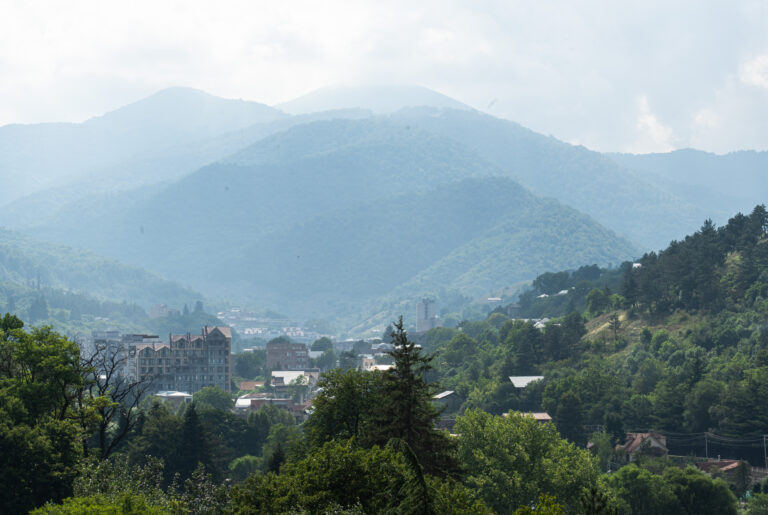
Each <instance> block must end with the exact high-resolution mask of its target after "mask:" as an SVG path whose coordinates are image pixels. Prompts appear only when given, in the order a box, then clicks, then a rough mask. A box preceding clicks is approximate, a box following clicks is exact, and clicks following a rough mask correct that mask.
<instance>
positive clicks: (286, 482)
mask: <svg viewBox="0 0 768 515" xmlns="http://www.w3.org/2000/svg"><path fill="white" fill-rule="evenodd" d="M395 447H396V445H388V446H386V447H384V448H381V447H378V446H373V447H371V448H368V449H364V448H361V447H359V446H357V445H355V443H354V440H347V441H340V440H337V441H330V442H326V443H325V444H324V445H323V446H321V447H319V448H316V449H314V450H313V451H311V453H310V454H309V455H308V456H307V457H306V458H304V459H302V460H299V461H295V462H291V461H289V462H286V463H285V464H283V466H282V467H281V468H280V474H279V475H277V474H274V473H267V474H253V475H251V476H249V477H248V479H246V480H245V482H244V483H242V484H241V485H236V486H235V487H233V488H232V491H231V498H232V509H233V511H234V512H236V513H242V514H250V513H253V514H256V513H259V514H261V513H287V512H305V511H306V512H309V513H337V511H334V510H335V509H336V508H339V507H340V508H341V509H344V510H346V509H352V510H355V509H356V508H357V509H359V511H360V512H364V513H446V514H457V515H458V514H470V513H480V514H482V513H489V510H488V508H487V507H486V506H485V505H484V504H483V503H481V502H478V501H477V500H475V499H474V498H473V496H472V494H471V492H470V491H468V490H467V489H466V488H464V487H463V486H462V485H460V484H458V483H455V482H453V481H451V480H447V481H443V480H439V479H437V478H434V477H431V476H420V475H419V464H418V462H417V461H414V458H415V455H413V454H410V459H409V458H407V457H406V456H405V455H404V454H403V453H402V452H400V451H398V450H396V449H395ZM406 454H407V453H406ZM425 499H427V501H426V504H425V503H424V502H423V501H424V500H425ZM418 506H421V508H422V509H421V510H417V509H416V508H417V507H418ZM356 512H357V511H356Z"/></svg>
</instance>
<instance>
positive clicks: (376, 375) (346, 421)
mask: <svg viewBox="0 0 768 515" xmlns="http://www.w3.org/2000/svg"><path fill="white" fill-rule="evenodd" d="M382 376H383V374H382V373H380V372H364V371H361V370H357V369H351V370H346V371H345V370H341V369H333V370H329V371H328V372H326V373H324V374H323V375H322V376H321V377H320V380H319V381H318V383H317V386H318V387H319V388H320V393H319V394H318V395H317V396H316V397H315V399H314V401H313V402H312V409H313V413H312V416H311V417H310V418H309V420H307V422H306V432H307V436H308V438H309V440H310V442H311V443H312V444H313V445H315V446H320V445H322V444H323V443H325V442H327V441H329V440H334V439H342V440H346V439H348V438H350V437H354V438H355V439H357V440H358V441H362V442H367V441H369V440H370V436H369V431H370V429H371V425H372V424H373V423H374V415H375V413H376V409H377V406H379V405H381V404H382V402H383V397H382V395H383V392H382V389H383V377H382Z"/></svg>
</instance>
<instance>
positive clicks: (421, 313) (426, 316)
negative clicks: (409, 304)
mask: <svg viewBox="0 0 768 515" xmlns="http://www.w3.org/2000/svg"><path fill="white" fill-rule="evenodd" d="M440 325H441V323H440V317H438V316H437V303H436V302H435V301H434V300H432V299H428V298H423V299H421V300H420V301H419V303H418V304H416V332H419V333H423V332H425V331H429V330H430V329H434V328H435V327H440Z"/></svg>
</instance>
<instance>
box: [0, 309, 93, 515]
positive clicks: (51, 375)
mask: <svg viewBox="0 0 768 515" xmlns="http://www.w3.org/2000/svg"><path fill="white" fill-rule="evenodd" d="M22 326H23V323H22V322H21V321H20V320H19V319H18V318H16V317H14V316H11V315H8V314H6V315H5V316H4V317H3V318H2V319H0V481H2V482H3V485H4V486H5V487H4V488H3V489H2V492H0V511H6V512H9V513H17V512H24V511H28V510H30V509H32V508H34V507H35V506H40V505H41V504H43V503H45V502H46V501H59V500H61V499H63V498H64V497H67V496H68V495H69V494H70V493H71V488H72V481H73V479H74V478H75V475H76V472H77V466H78V463H79V461H80V459H81V456H82V436H81V432H80V428H79V427H78V426H77V424H76V423H75V421H74V420H75V419H76V418H77V414H78V408H79V406H78V405H77V403H76V402H75V399H76V398H77V391H78V389H79V388H80V387H81V385H82V384H83V380H82V377H81V374H80V366H79V358H80V353H79V349H78V348H77V346H76V345H75V344H74V343H72V342H70V341H68V340H67V339H65V338H63V337H62V336H60V335H58V334H56V333H55V332H53V331H52V330H51V329H50V328H48V327H44V328H40V329H33V330H32V331H31V332H25V331H24V330H23V329H22Z"/></svg>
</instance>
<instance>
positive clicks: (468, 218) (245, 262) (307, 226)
mask: <svg viewBox="0 0 768 515" xmlns="http://www.w3.org/2000/svg"><path fill="white" fill-rule="evenodd" d="M502 175H504V171H503V170H501V169H500V168H498V167H496V166H494V165H493V164H490V163H488V162H487V161H485V160H483V159H482V158H481V157H480V156H478V155H477V154H476V153H474V152H473V151H471V150H470V149H468V148H466V147H465V146H463V145H462V144H461V143H459V142H457V141H454V140H452V139H448V138H444V137H441V136H437V135H435V134H434V133H431V132H428V131H425V130H422V129H419V128H418V127H415V126H408V125H402V124H399V123H395V122H394V121H393V120H390V119H388V118H387V117H376V118H363V119H334V120H325V121H316V122H312V123H307V124H302V125H297V126H294V127H291V128H290V129H288V130H287V131H284V132H281V133H278V134H273V135H271V136H268V137H265V138H263V139H261V140H259V141H258V142H256V143H255V144H253V145H251V146H249V147H247V148H245V149H243V150H242V151H240V152H237V153H236V154H234V155H232V156H230V157H229V158H227V159H224V160H222V161H220V162H218V163H215V164H211V165H208V166H206V167H203V168H201V169H200V170H198V171H196V172H194V173H191V174H189V175H187V176H185V177H183V178H182V179H179V180H177V181H172V182H170V183H168V184H165V185H161V186H159V187H157V188H153V189H152V190H145V191H143V192H141V194H139V192H136V195H129V194H120V195H116V196H114V197H112V198H111V199H107V198H104V199H103V201H102V202H101V203H99V202H97V203H95V204H87V205H85V206H82V205H81V206H78V207H79V208H78V209H77V210H73V211H72V212H70V213H69V215H70V216H69V217H67V218H64V219H61V220H59V221H58V222H57V223H56V224H55V225H51V226H47V227H39V228H37V229H36V230H35V231H34V234H35V235H36V236H38V237H41V238H45V239H51V240H56V241H62V242H67V243H68V244H72V245H78V246H85V247H88V248H91V249H92V250H94V251H96V252H99V253H102V254H105V255H108V256H112V257H119V258H120V259H121V260H124V261H126V262H129V263H132V264H134V265H137V266H142V267H146V268H148V269H150V270H153V271H155V272H158V273H161V274H163V275H165V276H168V277H173V278H175V279H177V280H180V281H183V282H185V283H187V284H191V285H193V286H194V287H195V288H199V289H202V290H204V291H207V292H210V293H213V294H216V295H227V296H229V297H235V296H236V297H239V298H245V297H248V298H251V299H252V300H254V301H258V302H260V303H262V305H264V304H263V303H267V304H268V305H271V306H274V307H276V308H277V309H289V308H294V309H302V310H304V311H303V312H304V313H307V314H309V313H310V312H311V311H312V309H314V310H315V311H314V313H313V314H315V313H317V312H318V311H319V312H321V313H322V312H323V310H325V309H327V308H328V307H329V306H330V304H328V305H325V306H324V305H323V302H331V301H333V302H336V303H337V304H336V305H342V306H344V309H354V307H353V306H352V305H351V304H350V303H351V302H353V301H363V300H370V299H372V298H376V297H377V296H381V295H389V294H392V293H395V292H398V294H403V295H406V294H408V295H418V294H421V293H422V292H423V291H424V290H425V289H431V288H435V287H437V286H438V285H439V284H442V285H443V286H445V287H448V286H450V287H454V286H455V288H457V289H459V290H461V291H464V292H467V293H469V294H473V295H474V294H477V293H478V292H485V291H488V290H490V289H492V288H493V287H494V286H497V285H498V284H497V281H502V282H504V281H510V282H515V281H519V280H523V279H525V278H527V277H530V276H532V275H533V274H534V273H535V272H536V270H537V266H540V265H541V263H550V262H551V263H558V266H576V265H578V264H581V263H580V262H579V261H578V260H581V259H586V260H588V261H589V260H591V261H598V262H600V263H609V262H618V261H620V260H622V259H626V258H629V257H630V256H631V255H633V254H634V252H635V249H634V247H633V246H632V245H631V244H629V243H628V242H627V241H626V240H622V239H621V238H619V237H617V236H616V235H615V234H614V233H612V232H610V231H608V230H606V229H605V228H603V227H600V226H599V225H598V224H597V223H595V222H594V221H593V220H591V219H589V218H588V217H585V216H584V215H581V214H579V213H577V212H575V211H574V210H571V209H567V208H565V207H563V206H562V205H560V204H559V203H557V202H554V201H543V200H541V199H538V198H536V197H534V196H533V195H531V194H530V193H529V192H527V191H525V190H524V189H523V188H521V187H520V186H519V185H517V184H515V183H514V182H513V181H512V180H510V179H505V180H502V179H493V177H498V176H502ZM467 179H475V180H480V179H483V180H487V181H489V182H487V183H486V182H480V183H474V182H471V181H470V182H463V181H466V180H467ZM494 181H502V182H494ZM462 195H463V196H464V197H465V198H464V199H462ZM115 206H119V207H118V208H115ZM417 221H418V223H417ZM521 224H522V225H521ZM398 228H400V229H399V230H398ZM537 235H538V236H537ZM388 238H392V244H393V245H395V246H396V247H402V248H403V249H405V250H406V252H405V254H404V256H409V255H410V258H408V257H404V258H403V259H398V260H393V259H384V260H382V259H381V258H382V257H384V256H386V255H387V252H388V250H387V249H388V246H387V245H386V242H387V241H388ZM577 242H578V243H577ZM528 249H531V250H530V252H528ZM294 253H295V255H296V256H304V257H305V259H304V260H303V261H300V262H293V261H292V260H289V258H288V256H294ZM376 256H378V258H377V259H373V258H374V257H376ZM505 256H507V257H506V258H505ZM298 259H301V258H300V257H299V258H298ZM591 261H590V262H591ZM363 279H365V280H363ZM312 306H314V308H313V307H312Z"/></svg>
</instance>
